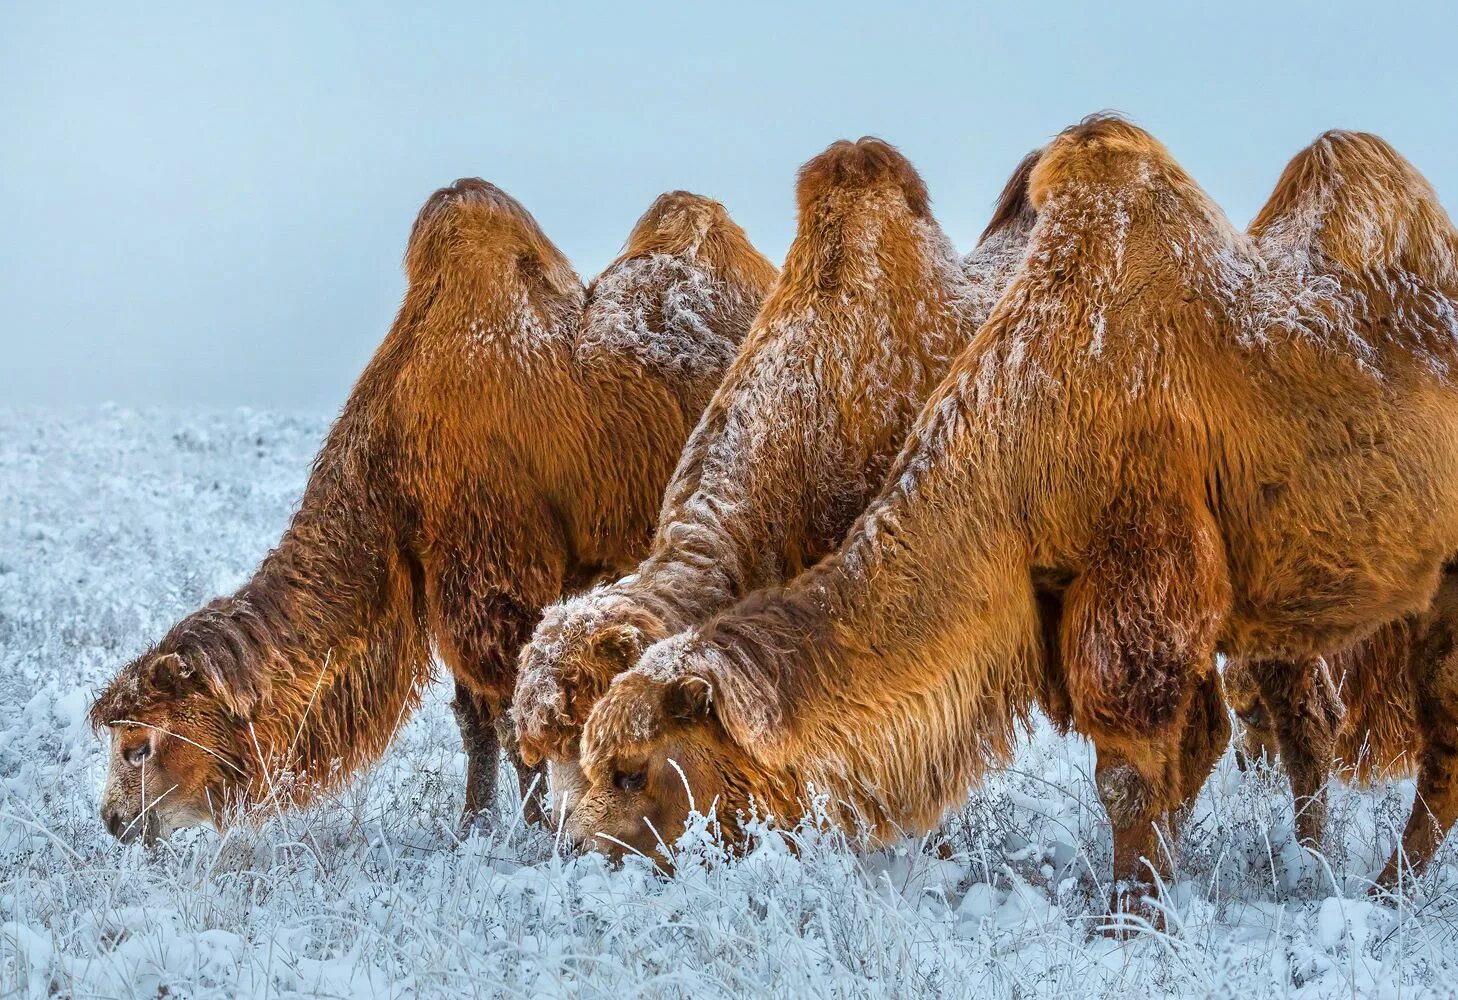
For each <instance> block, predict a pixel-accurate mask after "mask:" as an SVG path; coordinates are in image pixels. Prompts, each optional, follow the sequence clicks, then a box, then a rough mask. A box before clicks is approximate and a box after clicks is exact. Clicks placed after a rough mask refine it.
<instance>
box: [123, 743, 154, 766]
mask: <svg viewBox="0 0 1458 1000" xmlns="http://www.w3.org/2000/svg"><path fill="white" fill-rule="evenodd" d="M122 756H123V757H124V758H126V762H127V763H128V764H130V765H132V767H141V766H142V761H144V760H146V759H147V758H148V757H150V756H152V741H151V740H148V741H147V742H145V743H139V744H137V745H136V746H134V747H132V748H131V749H130V750H126V751H124V752H123V753H122Z"/></svg>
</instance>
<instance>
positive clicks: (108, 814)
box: [101, 809, 126, 838]
mask: <svg viewBox="0 0 1458 1000" xmlns="http://www.w3.org/2000/svg"><path fill="white" fill-rule="evenodd" d="M101 819H102V821H103V822H104V823H106V828H107V829H108V830H109V831H111V835H112V836H113V837H117V838H120V837H121V835H122V831H123V830H124V829H126V823H125V822H124V821H123V820H122V818H121V813H119V812H117V811H116V810H115V809H103V810H101Z"/></svg>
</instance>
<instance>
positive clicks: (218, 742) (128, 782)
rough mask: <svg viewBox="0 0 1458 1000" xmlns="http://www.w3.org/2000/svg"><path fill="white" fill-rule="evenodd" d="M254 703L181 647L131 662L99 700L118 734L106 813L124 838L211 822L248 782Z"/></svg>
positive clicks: (97, 714) (102, 719) (98, 710)
mask: <svg viewBox="0 0 1458 1000" xmlns="http://www.w3.org/2000/svg"><path fill="white" fill-rule="evenodd" d="M245 708H246V705H244V704H242V703H240V701H239V699H238V698H237V697H236V696H235V694H233V693H231V692H229V693H227V694H221V695H220V693H219V691H218V689H217V688H216V687H215V686H214V684H212V683H211V682H210V681H209V679H208V678H207V677H206V676H205V674H204V673H203V672H202V671H199V670H197V669H195V667H194V666H193V665H192V664H190V663H189V662H188V661H187V660H186V659H184V657H183V656H182V655H180V654H179V653H176V652H158V651H155V650H154V651H152V652H149V653H147V654H146V655H144V656H141V657H139V658H138V659H136V660H134V661H132V662H131V663H129V664H127V666H125V667H124V668H122V670H121V671H120V673H119V674H118V675H117V677H116V679H115V680H113V681H112V682H111V684H110V685H109V686H108V687H107V688H106V690H104V691H103V692H102V693H101V696H100V697H99V698H98V699H97V700H96V703H95V704H94V705H92V707H91V723H92V725H93V726H94V727H95V728H96V729H98V730H100V729H103V728H104V729H106V731H107V733H108V734H109V735H110V737H111V756H110V760H109V761H108V763H107V769H106V787H105V788H104V790H103V791H102V794H101V818H102V821H103V822H104V823H105V824H106V828H107V829H108V830H110V831H111V832H112V834H113V835H115V836H116V837H118V838H119V839H121V840H123V841H130V840H134V839H136V838H137V837H141V838H142V839H143V840H144V841H145V842H147V843H149V844H150V843H153V842H155V841H157V840H159V839H161V838H164V837H167V836H168V835H170V834H171V833H172V832H173V831H175V830H179V829H182V828H184V827H189V826H197V825H199V824H203V823H211V824H213V825H214V826H220V825H221V811H222V809H223V805H224V803H225V802H226V801H228V799H229V798H230V797H231V796H235V795H236V794H237V792H238V791H240V790H241V789H242V788H243V787H245V786H246V783H247V774H246V773H245V769H244V768H245V765H244V761H245V760H246V757H244V756H242V755H241V753H240V752H238V751H237V749H236V748H237V734H238V733H239V731H240V724H241V717H242V716H243V715H244V714H245V712H244V709H245Z"/></svg>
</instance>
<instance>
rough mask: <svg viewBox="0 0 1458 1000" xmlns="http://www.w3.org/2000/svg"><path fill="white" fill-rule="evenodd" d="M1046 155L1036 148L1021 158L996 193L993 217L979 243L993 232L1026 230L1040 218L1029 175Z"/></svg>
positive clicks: (993, 233)
mask: <svg viewBox="0 0 1458 1000" xmlns="http://www.w3.org/2000/svg"><path fill="white" fill-rule="evenodd" d="M1042 156H1043V150H1041V149H1035V150H1033V151H1032V152H1031V153H1029V154H1028V155H1027V156H1024V157H1023V158H1022V160H1020V161H1019V162H1018V165H1017V167H1016V168H1014V169H1013V172H1012V176H1011V177H1009V178H1008V179H1007V183H1006V184H1005V185H1003V188H1002V194H1000V195H998V197H997V205H996V207H994V208H993V210H992V219H991V221H989V222H988V223H987V228H986V229H984V230H982V235H981V236H980V237H979V238H978V240H977V242H978V243H979V244H981V243H985V242H986V241H987V239H988V237H990V236H996V235H997V234H999V233H1007V232H1026V231H1027V230H1029V229H1031V228H1033V223H1034V222H1036V221H1037V219H1038V213H1037V211H1036V210H1034V208H1033V203H1032V201H1031V200H1030V199H1029V197H1028V178H1030V177H1032V176H1033V168H1034V167H1036V166H1037V165H1038V160H1039V159H1041V158H1042Z"/></svg>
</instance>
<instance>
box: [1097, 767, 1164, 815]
mask: <svg viewBox="0 0 1458 1000" xmlns="http://www.w3.org/2000/svg"><path fill="white" fill-rule="evenodd" d="M1094 784H1095V785H1096V786H1097V787H1098V790H1099V798H1100V799H1102V800H1103V803H1104V808H1105V809H1106V810H1108V813H1109V822H1110V823H1111V824H1112V825H1113V826H1114V828H1115V829H1124V828H1126V827H1132V826H1136V825H1140V824H1143V823H1146V822H1148V821H1149V819H1150V818H1151V817H1153V816H1154V814H1155V813H1156V812H1157V811H1158V809H1157V807H1156V803H1157V801H1158V795H1157V794H1156V790H1155V787H1154V783H1153V782H1151V781H1150V780H1149V779H1148V778H1147V777H1145V776H1144V775H1142V774H1140V773H1139V770H1138V769H1137V768H1136V767H1135V766H1134V765H1133V764H1129V763H1121V764H1114V765H1111V766H1109V767H1102V768H1099V769H1098V770H1097V772H1096V773H1095V776H1094Z"/></svg>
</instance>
